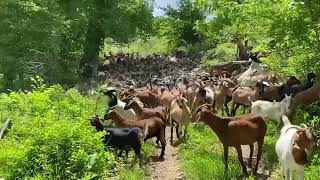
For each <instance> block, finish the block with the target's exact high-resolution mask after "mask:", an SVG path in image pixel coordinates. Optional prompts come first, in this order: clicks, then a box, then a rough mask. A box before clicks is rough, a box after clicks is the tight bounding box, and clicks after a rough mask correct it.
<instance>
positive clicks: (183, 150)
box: [179, 125, 242, 180]
mask: <svg viewBox="0 0 320 180" xmlns="http://www.w3.org/2000/svg"><path fill="white" fill-rule="evenodd" d="M188 130H189V131H188V133H189V137H188V140H187V141H186V142H184V143H182V144H180V146H179V152H180V159H181V163H182V168H183V171H184V172H185V175H186V177H187V179H195V180H196V179H239V178H241V174H242V173H241V167H240V164H238V162H237V160H236V159H235V158H234V153H235V150H234V149H232V148H230V150H229V154H230V156H229V171H228V172H229V173H228V175H225V174H224V162H223V147H222V145H221V143H220V142H219V139H218V137H217V136H216V135H215V134H214V133H213V132H212V130H211V129H210V128H209V127H207V126H202V125H200V126H191V127H190V128H189V129H188Z"/></svg>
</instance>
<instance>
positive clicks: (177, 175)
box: [151, 127, 185, 180]
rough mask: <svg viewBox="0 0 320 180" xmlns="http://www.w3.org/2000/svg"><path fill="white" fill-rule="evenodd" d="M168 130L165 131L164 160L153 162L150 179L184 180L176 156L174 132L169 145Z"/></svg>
mask: <svg viewBox="0 0 320 180" xmlns="http://www.w3.org/2000/svg"><path fill="white" fill-rule="evenodd" d="M170 128H171V127H167V129H166V142H167V145H166V151H165V156H164V160H158V161H153V162H152V163H151V179H153V180H156V179H159V180H177V179H185V178H184V175H183V173H182V171H181V166H180V162H179V154H178V148H177V144H178V140H177V138H176V134H175V132H174V140H173V144H172V145H171V144H170V136H171V134H170ZM160 151H161V149H157V152H156V155H159V154H160Z"/></svg>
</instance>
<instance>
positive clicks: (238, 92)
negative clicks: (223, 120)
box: [231, 82, 263, 116]
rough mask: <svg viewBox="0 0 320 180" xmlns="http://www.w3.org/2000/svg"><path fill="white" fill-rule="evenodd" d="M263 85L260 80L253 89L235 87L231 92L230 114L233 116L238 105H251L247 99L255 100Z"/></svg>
mask: <svg viewBox="0 0 320 180" xmlns="http://www.w3.org/2000/svg"><path fill="white" fill-rule="evenodd" d="M262 87H263V85H262V83H261V82H258V83H257V87H256V88H255V89H254V90H245V89H241V88H237V89H235V90H234V91H233V93H232V111H231V116H235V114H236V112H237V109H238V108H239V106H240V105H243V106H246V107H249V106H251V102H250V101H249V98H250V99H251V101H256V100H258V99H259V97H260V95H261V93H262V91H263V88H262Z"/></svg>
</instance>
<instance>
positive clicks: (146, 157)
mask: <svg viewBox="0 0 320 180" xmlns="http://www.w3.org/2000/svg"><path fill="white" fill-rule="evenodd" d="M154 152H155V146H154V144H152V143H151V142H150V140H149V142H147V143H144V144H143V147H142V151H141V154H142V161H141V162H140V163H139V162H138V160H137V159H135V154H134V152H133V151H131V152H129V157H128V159H125V158H124V159H123V158H119V159H118V166H117V169H116V170H115V172H114V173H113V174H111V176H115V179H119V180H142V179H148V177H149V176H150V170H149V166H148V164H149V163H150V161H151V157H152V155H153V154H154Z"/></svg>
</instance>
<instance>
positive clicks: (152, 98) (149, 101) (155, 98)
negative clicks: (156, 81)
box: [124, 89, 160, 108]
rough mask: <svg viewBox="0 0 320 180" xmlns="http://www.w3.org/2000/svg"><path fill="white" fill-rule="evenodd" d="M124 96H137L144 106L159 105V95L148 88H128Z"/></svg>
mask: <svg viewBox="0 0 320 180" xmlns="http://www.w3.org/2000/svg"><path fill="white" fill-rule="evenodd" d="M124 95H125V96H135V97H137V98H139V100H140V101H141V102H142V103H143V104H144V105H146V107H149V108H152V107H157V106H159V105H160V102H159V95H158V94H156V93H153V92H152V91H150V90H140V91H136V90H134V89H131V90H130V89H129V91H128V92H125V93H124Z"/></svg>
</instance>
